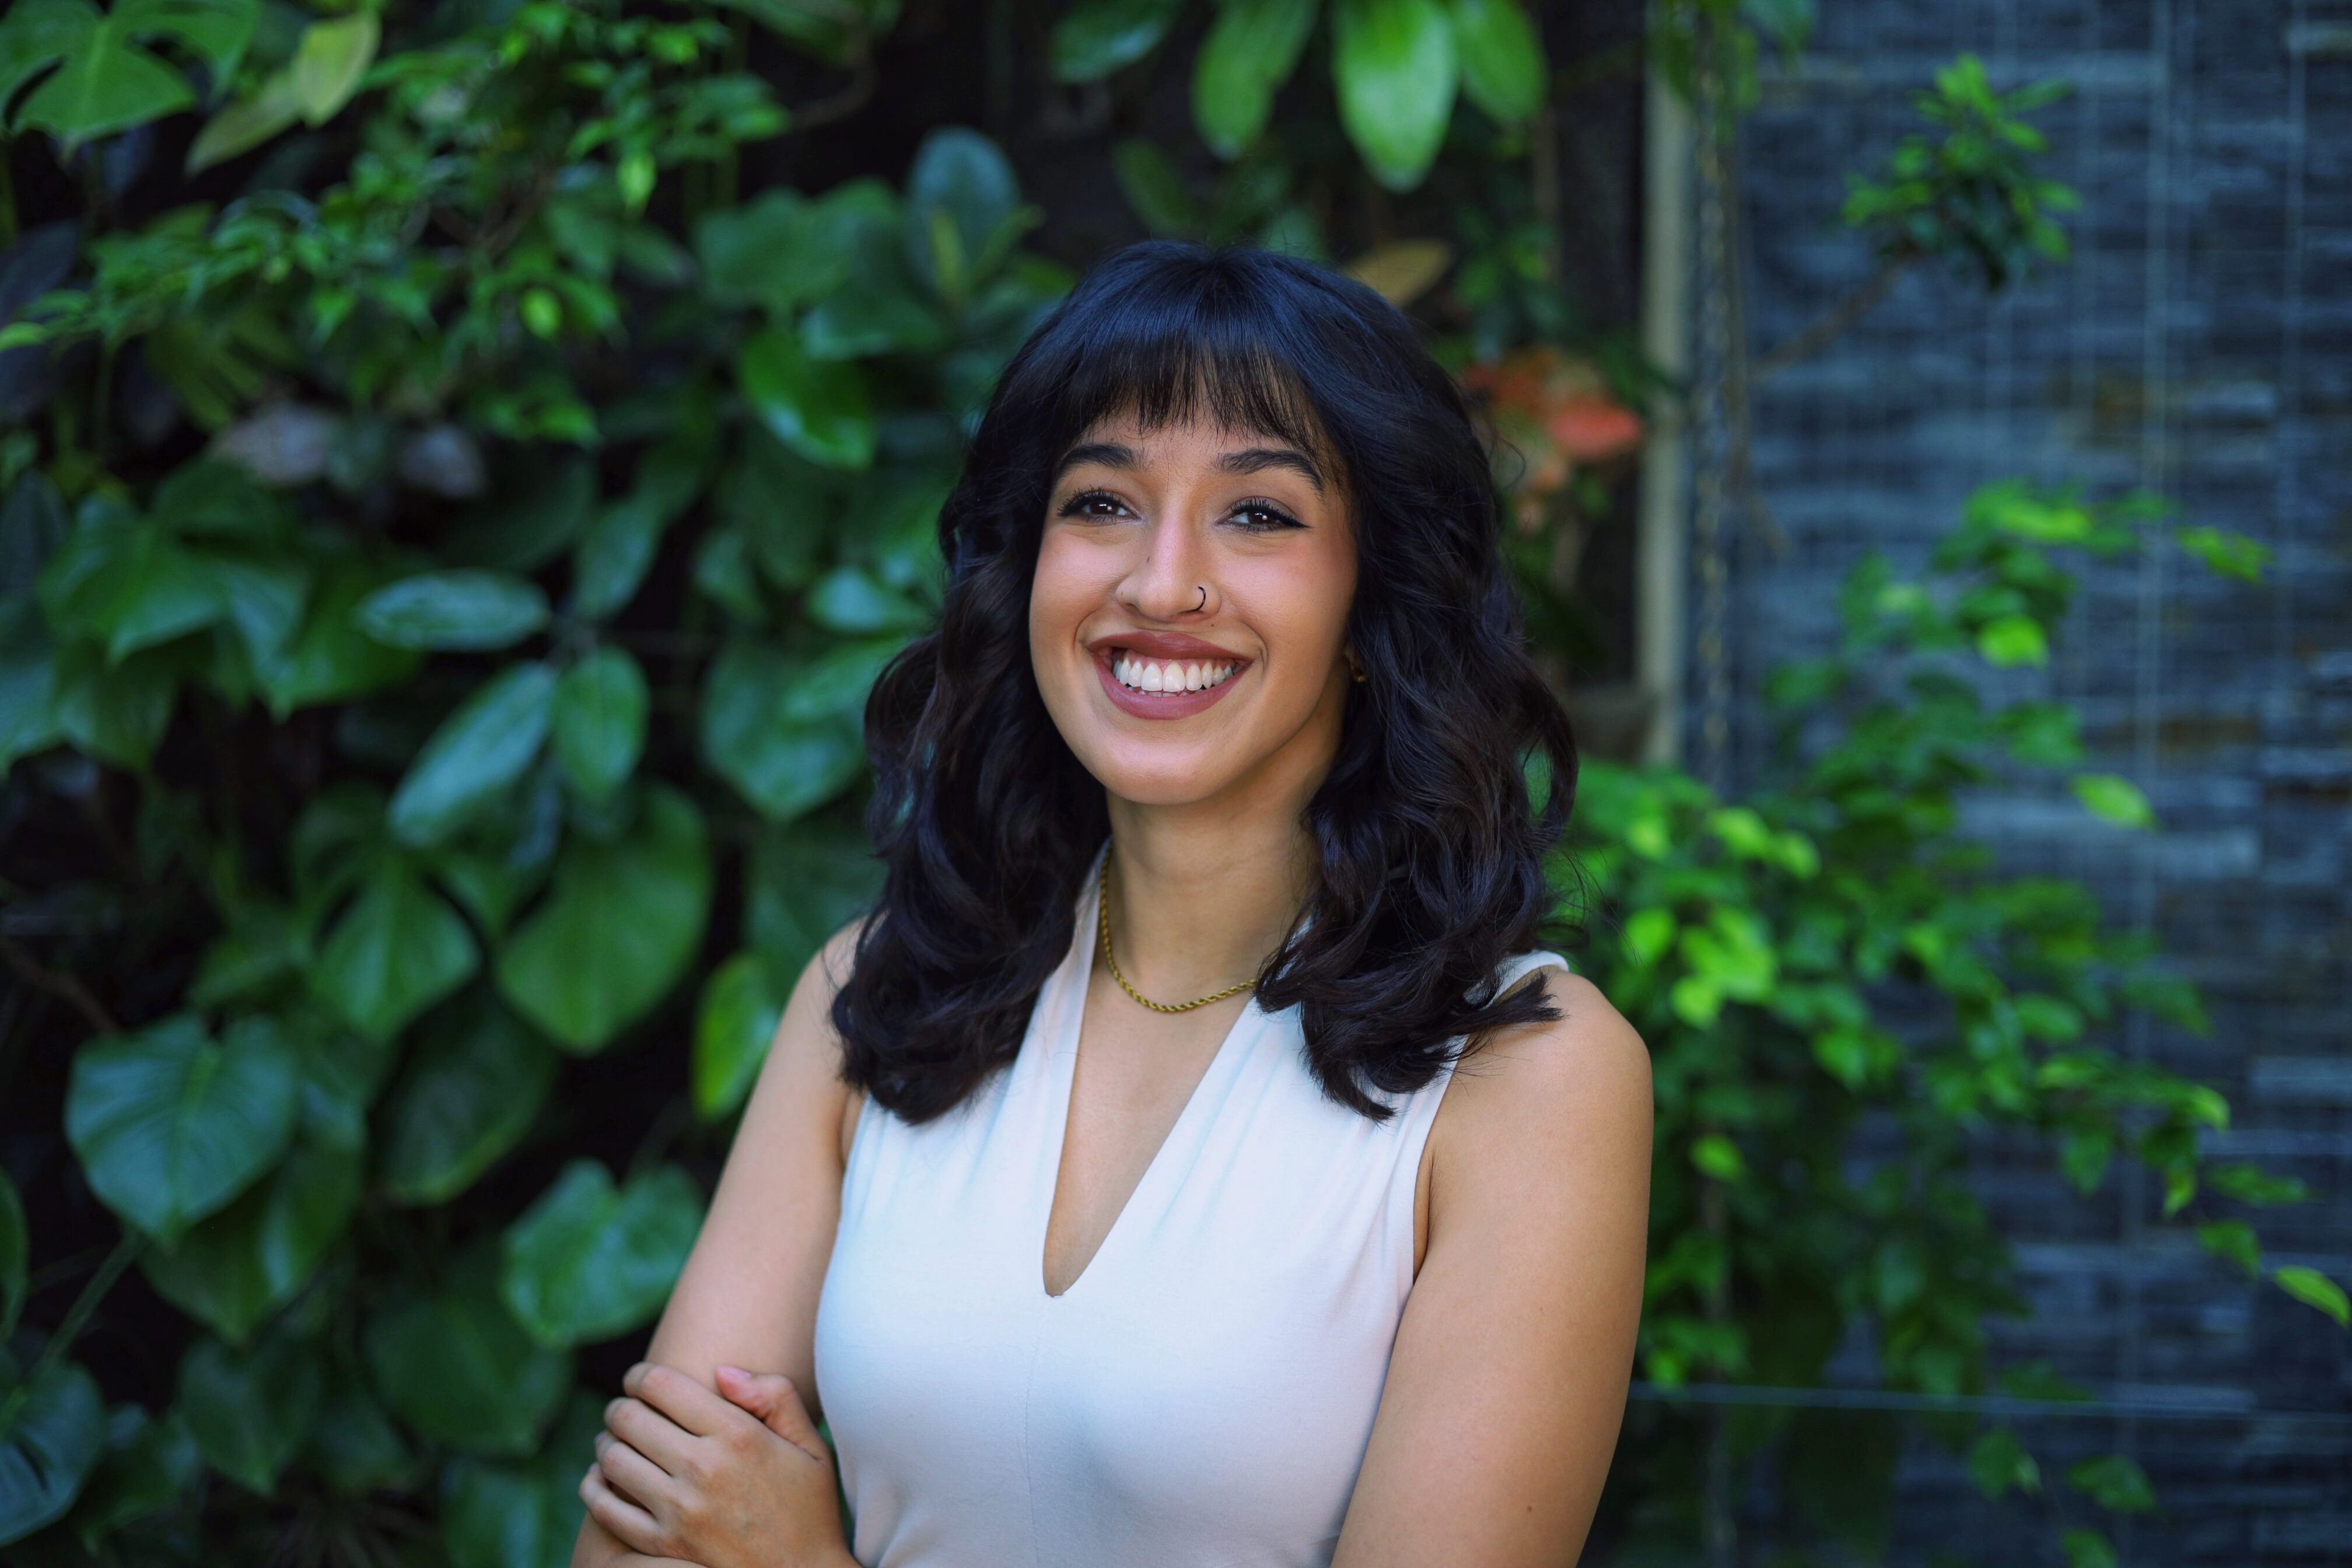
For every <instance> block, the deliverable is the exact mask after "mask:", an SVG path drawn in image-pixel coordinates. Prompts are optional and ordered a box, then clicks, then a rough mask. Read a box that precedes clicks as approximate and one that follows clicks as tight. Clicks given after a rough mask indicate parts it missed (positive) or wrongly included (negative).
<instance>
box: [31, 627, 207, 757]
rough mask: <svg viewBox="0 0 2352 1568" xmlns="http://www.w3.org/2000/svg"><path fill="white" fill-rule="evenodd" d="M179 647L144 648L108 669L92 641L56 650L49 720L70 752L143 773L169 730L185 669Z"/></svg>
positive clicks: (50, 693) (184, 661)
mask: <svg viewBox="0 0 2352 1568" xmlns="http://www.w3.org/2000/svg"><path fill="white" fill-rule="evenodd" d="M183 651H184V650H183V649H181V648H162V647H159V648H148V649H145V650H144V651H142V652H139V653H134V654H132V655H131V657H130V658H126V659H124V660H123V661H122V662H121V664H119V665H114V666H111V667H110V666H109V665H108V664H107V662H106V656H105V654H104V653H103V652H102V651H100V648H99V647H97V645H95V644H92V643H82V642H74V643H68V644H66V645H65V646H64V647H60V648H59V649H58V655H57V665H56V668H55V672H54V680H55V684H54V685H53V686H52V687H51V688H50V692H49V717H50V719H51V720H52V721H54V722H55V723H56V725H57V729H58V733H60V734H62V735H63V736H64V737H65V738H66V739H67V740H68V741H69V742H72V743H73V744H74V746H75V747H76V748H78V749H79V750H80V751H83V752H88V753H89V755H91V756H93V757H97V758H99V759H100V760H101V761H103V762H110V763H116V764H118V765H120V766H121V767H125V768H131V769H135V770H143V769H144V768H145V767H146V766H147V759H148V758H149V757H151V756H152V755H153V754H154V752H155V748H156V747H157V746H158V745H160V744H162V742H163V731H165V730H167V729H169V728H170V727H171V723H172V709H173V701H174V700H175V699H176V698H177V697H178V695H179V690H180V678H181V676H182V675H183V674H184V673H185V671H186V660H185V659H184V658H182V657H181V655H182V653H183Z"/></svg>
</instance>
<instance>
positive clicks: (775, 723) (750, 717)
mask: <svg viewBox="0 0 2352 1568" xmlns="http://www.w3.org/2000/svg"><path fill="white" fill-rule="evenodd" d="M802 668H803V667H801V666H798V665H796V664H795V663H794V662H793V660H791V659H790V658H787V657H786V656H785V655H784V654H783V653H782V650H780V649H778V648H777V647H774V645H772V644H771V643H768V642H765V641H763V640H761V639H758V638H753V637H738V638H736V639H735V640H734V641H732V642H730V643H729V644H728V645H727V646H726V647H722V648H721V649H719V657H718V658H716V659H714V660H712V661H711V666H710V672H709V675H708V676H707V677H706V678H705V685H704V687H703V692H702V723H701V736H702V751H703V755H704V756H706V757H708V758H709V762H710V765H711V767H712V769H713V770H714V771H716V772H717V773H718V774H719V776H720V777H721V778H723V779H725V780H726V781H727V782H728V783H729V784H733V785H734V786H735V788H736V789H737V790H738V791H739V792H740V794H741V795H742V796H743V798H744V799H746V800H748V801H750V802H751V804H752V805H754V806H756V807H757V808H759V810H760V811H761V813H762V814H763V815H765V816H768V817H769V818H771V819H772V820H773V821H778V822H789V821H791V820H792V819H793V817H796V816H801V815H803V813H805V812H808V811H810V810H813V809H814V808H815V807H816V806H819V805H823V804H824V802H826V801H828V800H831V799H832V798H833V797H834V796H835V795H839V794H840V793H841V792H842V791H843V790H845V789H846V788H847V787H848V786H849V785H850V784H852V783H853V782H854V781H855V780H856V778H857V776H858V775H859V774H860V773H863V772H865V769H866V742H865V736H864V734H863V733H862V732H861V731H860V729H859V726H858V724H857V722H856V721H855V720H853V719H850V718H848V717H845V716H843V715H839V714H831V713H828V714H824V715H823V716H820V717H817V718H813V719H793V718H788V717H786V715H785V712H784V707H785V702H786V700H787V698H788V697H789V695H790V694H791V692H792V691H793V689H794V683H795V679H796V678H797V677H798V676H799V675H800V674H801V673H802Z"/></svg>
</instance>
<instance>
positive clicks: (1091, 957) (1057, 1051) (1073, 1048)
mask: <svg viewBox="0 0 2352 1568" xmlns="http://www.w3.org/2000/svg"><path fill="white" fill-rule="evenodd" d="M1104 852H1105V853H1106V854H1107V853H1108V847H1106V848H1105V851H1104ZM1101 896H1102V895H1101V893H1100V891H1099V890H1098V889H1096V890H1091V891H1089V893H1088V895H1087V901H1086V903H1085V904H1084V905H1083V906H1081V908H1080V909H1079V911H1078V931H1077V936H1078V946H1077V949H1076V951H1075V952H1072V954H1071V955H1070V956H1071V970H1072V973H1070V975H1069V976H1068V978H1069V981H1070V984H1072V985H1074V986H1075V987H1076V995H1075V997H1073V998H1072V1002H1071V1007H1070V1012H1071V1018H1070V1022H1069V1024H1068V1025H1067V1026H1066V1028H1067V1032H1066V1034H1065V1035H1063V1037H1061V1038H1060V1039H1058V1040H1056V1041H1055V1042H1054V1046H1055V1048H1054V1051H1053V1053H1052V1055H1051V1056H1050V1057H1049V1058H1048V1071H1047V1076H1046V1088H1047V1089H1048V1091H1049V1092H1050V1093H1051V1094H1052V1095H1053V1102H1052V1103H1053V1108H1054V1120H1053V1137H1052V1139H1051V1140H1050V1147H1051V1148H1052V1150H1053V1152H1054V1159H1053V1163H1052V1164H1051V1165H1049V1166H1048V1167H1046V1176H1045V1213H1044V1215H1042V1216H1041V1217H1040V1219H1039V1221H1038V1226H1037V1245H1036V1250H1035V1252H1034V1257H1035V1258H1036V1260H1037V1289H1038V1293H1039V1295H1040V1296H1041V1298H1042V1299H1043V1300H1047V1301H1066V1300H1069V1298H1070V1294H1071V1292H1072V1291H1075V1290H1076V1289H1077V1288H1078V1287H1079V1286H1080V1285H1082V1284H1084V1283H1085V1282H1086V1281H1087V1279H1089V1278H1091V1277H1092V1276H1093V1274H1094V1271H1095V1266H1096V1265H1097V1264H1098V1263H1100V1262H1101V1261H1102V1257H1103V1254H1104V1253H1106V1252H1108V1251H1109V1250H1110V1246H1111V1243H1112V1242H1113V1241H1115V1240H1117V1239H1118V1234H1119V1227H1120V1226H1123V1225H1125V1224H1126V1222H1127V1216H1128V1214H1129V1211H1131V1210H1132V1209H1133V1208H1134V1207H1135V1203H1136V1200H1137V1199H1138V1198H1139V1197H1141V1196H1142V1195H1143V1193H1144V1189H1146V1188H1147V1187H1149V1186H1150V1185H1151V1180H1152V1177H1153V1176H1154V1175H1155V1174H1157V1173H1158V1172H1159V1170H1160V1166H1161V1164H1162V1163H1165V1161H1166V1160H1167V1158H1168V1151H1169V1150H1170V1149H1171V1147H1173V1146H1174V1144H1175V1143H1176V1141H1177V1137H1178V1135H1179V1134H1180V1133H1182V1132H1185V1131H1188V1130H1189V1129H1190V1128H1191V1126H1192V1123H1193V1122H1194V1121H1197V1120H1199V1118H1200V1117H1201V1116H1202V1115H1204V1114H1206V1113H1205V1112H1204V1111H1202V1109H1201V1107H1202V1090H1203V1089H1206V1088H1207V1087H1208V1084H1209V1080H1210V1079H1213V1078H1214V1077H1216V1076H1217V1073H1218V1071H1219V1070H1220V1069H1221V1068H1223V1066H1224V1065H1225V1062H1226V1059H1227V1058H1228V1057H1229V1056H1230V1055H1231V1054H1232V1052H1233V1049H1234V1040H1236V1039H1238V1038H1239V1037H1240V1036H1241V1032H1242V1023H1243V1021H1244V1019H1246V1018H1248V1017H1249V1016H1251V1015H1252V1014H1254V1013H1255V1012H1257V995H1256V994H1255V992H1253V993H1252V994H1249V995H1247V996H1245V997H1244V998H1243V999H1242V1007H1241V1011H1240V1012H1238V1013H1236V1014H1234V1020H1233V1022H1232V1023H1230V1024H1228V1025H1227V1026H1225V1033H1224V1037H1223V1038H1222V1039H1220V1040H1219V1041H1218V1042H1217V1048H1216V1050H1215V1051H1213V1053H1211V1055H1210V1057H1209V1059H1208V1061H1207V1062H1206V1063H1205V1064H1203V1065H1202V1068H1201V1076H1200V1077H1199V1078H1197V1079H1193V1080H1192V1089H1191V1091H1190V1092H1189V1093H1187V1094H1186V1095H1185V1097H1184V1104H1183V1106H1182V1108H1181V1109H1180V1110H1178V1111H1177V1112H1176V1120H1175V1121H1171V1122H1170V1123H1169V1124H1168V1131H1166V1132H1165V1133H1163V1134H1162V1135H1161V1136H1160V1146H1159V1147H1158V1148H1156V1149H1154V1150H1152V1151H1151V1158H1150V1160H1149V1161H1147V1162H1146V1163H1145V1164H1144V1167H1143V1173H1142V1174H1140V1175H1139V1176H1137V1177H1136V1178H1135V1185H1133V1186H1131V1187H1129V1189H1128V1191H1127V1196H1126V1197H1125V1198H1124V1199H1123V1200H1121V1202H1120V1204H1119V1205H1118V1213H1117V1214H1115V1215H1112V1216H1111V1221H1110V1224H1109V1226H1107V1227H1106V1228H1105V1229H1104V1231H1103V1234H1102V1239H1101V1240H1100V1241H1097V1242H1096V1243H1095V1249H1094V1251H1093V1252H1091V1253H1089V1254H1087V1260H1086V1261H1085V1262H1084V1263H1082V1264H1080V1265H1079V1266H1078V1271H1077V1272H1076V1274H1074V1275H1072V1276H1071V1277H1070V1282H1069V1283H1068V1284H1066V1285H1065V1286H1063V1287H1062V1289H1061V1291H1060V1293H1059V1294H1056V1293H1055V1292H1054V1291H1051V1290H1048V1289H1045V1243H1046V1239H1047V1237H1049V1236H1050V1235H1051V1233H1052V1231H1053V1228H1054V1206H1055V1205H1056V1204H1058V1203H1059V1202H1060V1201H1061V1197H1062V1163H1063V1160H1064V1158H1065V1156H1066V1154H1067V1153H1068V1151H1069V1141H1070V1101H1071V1099H1072V1097H1073V1095H1074V1094H1075V1093H1076V1089H1077V1082H1078V1051H1079V1049H1080V1047H1082V1046H1083V1045H1084V1044H1085V1036H1086V1030H1087V993H1088V992H1090V991H1091V990H1092V989H1093V988H1094V972H1095V948H1094V943H1093V942H1092V941H1091V940H1089V939H1088V933H1090V932H1091V931H1093V930H1094V929H1095V928H1094V920H1095V903H1094V901H1095V900H1097V899H1098V898H1100V897H1101Z"/></svg>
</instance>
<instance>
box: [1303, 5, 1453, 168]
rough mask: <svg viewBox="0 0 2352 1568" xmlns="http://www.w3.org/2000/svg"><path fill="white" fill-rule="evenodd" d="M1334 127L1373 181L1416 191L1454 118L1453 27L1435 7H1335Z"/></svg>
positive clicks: (1440, 8) (1332, 26)
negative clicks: (1339, 128) (1336, 124)
mask: <svg viewBox="0 0 2352 1568" xmlns="http://www.w3.org/2000/svg"><path fill="white" fill-rule="evenodd" d="M1331 44H1332V49H1331V74H1332V80H1333V83H1334V85H1335V86H1336V87H1337V88H1338V89H1339V122H1340V124H1341V125H1342V126H1344V127H1345V128H1346V130H1347V132H1348V139H1349V141H1350V142H1354V143H1355V144H1356V150H1357V152H1359V153H1362V154H1363V159H1364V164H1365V166H1366V167H1367V168H1369V169H1370V170H1371V172H1372V177H1373V178H1374V179H1376V180H1378V181H1379V182H1380V183H1381V184H1383V185H1386V186H1387V187H1388V188H1389V189H1391V190H1392V191H1409V190H1411V189H1412V187H1413V186H1415V185H1418V184H1421V181H1422V176H1423V175H1424V174H1428V173H1429V165H1430V163H1431V162H1432V161H1433V160H1434V159H1435V158H1436V156H1437V150H1438V148H1439V147H1440V146H1441V145H1442V144H1443V143H1444V141H1445V127H1446V122H1447V121H1448V119H1449V117H1450V116H1451V115H1452V113H1453V110H1454V75H1455V70H1454V27H1453V25H1452V23H1450V22H1449V21H1448V20H1447V19H1446V13H1445V10H1444V7H1443V6H1442V5H1439V4H1438V0H1333V8H1332V13H1331Z"/></svg>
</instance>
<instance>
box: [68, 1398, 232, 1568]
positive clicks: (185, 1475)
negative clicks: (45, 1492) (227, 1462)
mask: <svg viewBox="0 0 2352 1568" xmlns="http://www.w3.org/2000/svg"><path fill="white" fill-rule="evenodd" d="M204 1469H205V1457H204V1453H203V1451H202V1450H200V1449H199V1448H198V1447H196V1442H195V1439H194V1437H193V1436H190V1435H189V1432H188V1424H187V1423H186V1422H184V1421H183V1420H182V1419H180V1417H179V1416H178V1415H175V1414H173V1413H170V1412H166V1413H165V1414H164V1415H161V1416H150V1415H148V1414H147V1411H146V1409H145V1407H144V1406H142V1405H128V1404H126V1405H116V1406H115V1407H114V1409H113V1410H112V1411H111V1412H110V1413H109V1415H108V1417H107V1435H106V1453H105V1454H104V1455H103V1456H102V1457H101V1458H100V1459H99V1461H98V1467H97V1468H95V1469H93V1470H92V1471H91V1472H90V1474H89V1482H88V1483H87V1484H86V1485H85V1486H84V1487H83V1488H82V1494H81V1497H80V1499H79V1500H78V1501H77V1502H76V1503H75V1504H74V1508H73V1515H72V1520H71V1523H72V1526H73V1532H74V1535H75V1538H76V1539H77V1540H79V1542H81V1545H82V1550H83V1551H85V1552H89V1553H90V1554H91V1555H92V1556H94V1557H97V1556H101V1555H102V1553H101V1552H100V1546H101V1543H102V1542H105V1540H106V1539H107V1538H108V1537H109V1536H110V1535H112V1534H113V1533H114V1532H115V1531H119V1530H121V1528H122V1527H123V1526H124V1525H126V1524H129V1523H131V1522H132V1521H135V1520H141V1519H144V1518H146V1517H147V1516H149V1515H150V1514H153V1513H158V1512H161V1511H162V1510H164V1509H167V1508H170V1507H171V1506H172V1505H173V1503H175V1502H177V1501H179V1500H181V1499H182V1498H184V1497H186V1496H187V1495H188V1493H189V1491H190V1489H192V1488H194V1486H195V1484H196V1482H197V1480H198V1479H200V1478H201V1477H202V1476H203V1474H204Z"/></svg>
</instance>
